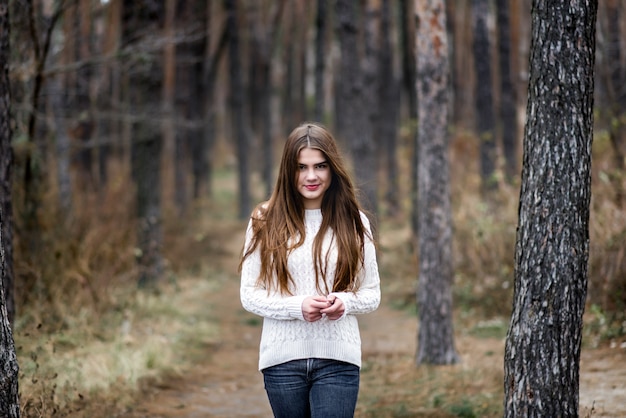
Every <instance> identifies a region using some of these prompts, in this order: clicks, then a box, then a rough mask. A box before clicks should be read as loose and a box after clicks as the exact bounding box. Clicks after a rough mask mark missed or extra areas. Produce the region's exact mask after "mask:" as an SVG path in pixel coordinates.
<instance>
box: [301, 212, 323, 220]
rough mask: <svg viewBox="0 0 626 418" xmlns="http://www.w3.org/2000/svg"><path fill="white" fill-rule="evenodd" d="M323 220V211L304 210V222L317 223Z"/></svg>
mask: <svg viewBox="0 0 626 418" xmlns="http://www.w3.org/2000/svg"><path fill="white" fill-rule="evenodd" d="M321 219H322V210H321V209H305V210H304V220H305V221H315V220H321Z"/></svg>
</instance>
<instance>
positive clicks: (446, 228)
mask: <svg viewBox="0 0 626 418" xmlns="http://www.w3.org/2000/svg"><path fill="white" fill-rule="evenodd" d="M415 4H416V6H415V7H416V9H415V10H416V15H417V19H418V22H419V24H418V25H417V27H418V29H417V36H416V44H417V50H418V51H419V54H417V80H418V83H417V97H418V141H419V142H418V144H419V153H418V155H419V161H418V177H419V179H418V182H419V183H418V184H419V186H418V191H419V195H418V202H419V215H418V229H419V280H418V289H417V305H418V315H419V318H420V324H419V331H418V343H417V356H416V362H417V364H422V363H430V364H452V363H456V362H457V361H458V360H459V358H458V355H457V353H456V349H455V347H454V331H453V326H452V281H453V276H454V272H453V263H452V210H451V207H450V173H449V171H450V170H449V162H448V142H449V138H448V132H447V130H448V120H449V108H450V101H449V86H448V82H449V74H450V65H449V58H448V37H447V33H446V11H445V4H444V1H443V0H428V1H419V2H416V3H415Z"/></svg>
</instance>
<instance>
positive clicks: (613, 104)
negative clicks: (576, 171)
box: [604, 0, 626, 206]
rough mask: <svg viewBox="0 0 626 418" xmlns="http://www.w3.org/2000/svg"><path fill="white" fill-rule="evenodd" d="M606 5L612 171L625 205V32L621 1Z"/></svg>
mask: <svg viewBox="0 0 626 418" xmlns="http://www.w3.org/2000/svg"><path fill="white" fill-rule="evenodd" d="M604 7H606V8H607V13H606V20H607V30H606V37H607V42H606V53H605V59H606V67H607V70H608V71H607V72H608V74H609V75H608V77H605V79H606V81H607V83H606V84H607V87H608V88H607V89H606V90H607V99H608V101H609V103H608V108H609V118H610V120H609V138H610V140H611V146H612V148H613V153H614V154H613V155H614V157H613V161H614V167H613V170H612V171H611V174H610V179H611V183H612V184H613V188H614V192H615V203H616V204H617V205H618V206H622V205H623V203H624V198H625V196H624V195H625V191H624V187H623V181H624V178H626V174H625V173H624V168H625V161H624V159H625V157H626V111H625V110H624V109H625V107H624V106H626V86H624V81H625V80H626V77H625V74H624V64H623V62H622V53H621V52H622V37H621V34H622V33H623V31H622V30H621V28H620V18H621V16H622V14H621V13H620V11H621V10H620V9H621V7H620V2H619V1H617V0H608V1H607V2H606V3H605V6H604Z"/></svg>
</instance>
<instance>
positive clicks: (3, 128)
mask: <svg viewBox="0 0 626 418" xmlns="http://www.w3.org/2000/svg"><path fill="white" fill-rule="evenodd" d="M9 39H10V27H9V5H8V0H0V210H1V211H2V213H3V217H2V225H1V227H0V234H2V238H3V243H2V244H3V245H2V248H3V251H4V261H3V274H2V285H3V287H4V297H3V298H2V299H3V300H4V301H5V305H4V306H5V307H6V312H7V314H6V317H7V319H8V321H9V323H10V324H13V323H14V321H15V294H14V291H13V290H14V281H13V277H14V276H13V206H12V204H11V195H12V193H11V188H12V183H11V181H12V174H13V149H12V148H11V89H10V84H9V61H10V60H9V57H10V56H11V54H10V43H9Z"/></svg>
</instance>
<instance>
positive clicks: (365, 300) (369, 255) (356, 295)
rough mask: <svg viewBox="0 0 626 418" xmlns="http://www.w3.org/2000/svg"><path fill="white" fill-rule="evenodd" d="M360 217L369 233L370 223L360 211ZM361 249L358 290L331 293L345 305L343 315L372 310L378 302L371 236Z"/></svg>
mask: <svg viewBox="0 0 626 418" xmlns="http://www.w3.org/2000/svg"><path fill="white" fill-rule="evenodd" d="M361 219H362V220H363V223H364V225H365V228H366V229H367V231H368V232H369V233H370V235H371V228H370V223H369V220H368V219H367V217H366V216H365V214H363V213H361ZM363 251H364V254H363V256H364V259H363V261H364V263H363V267H362V268H361V269H360V271H359V281H360V283H361V286H360V287H359V290H357V291H356V292H335V293H333V294H334V295H335V296H337V297H338V298H340V299H341V300H342V301H343V303H344V304H345V306H346V310H345V313H344V316H346V315H355V314H364V313H368V312H372V311H374V310H376V309H377V308H378V305H379V304H380V298H381V295H380V276H379V273H378V262H377V261H376V246H375V245H374V242H373V241H372V240H371V238H369V237H367V236H366V238H365V245H364V248H363Z"/></svg>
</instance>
